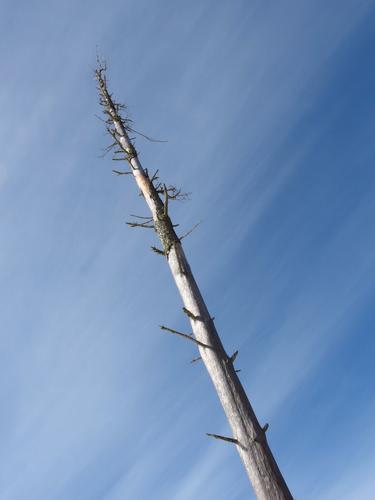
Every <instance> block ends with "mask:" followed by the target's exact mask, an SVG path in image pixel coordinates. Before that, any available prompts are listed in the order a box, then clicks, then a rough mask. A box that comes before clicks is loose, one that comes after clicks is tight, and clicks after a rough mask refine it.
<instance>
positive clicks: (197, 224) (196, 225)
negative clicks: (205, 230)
mask: <svg viewBox="0 0 375 500" xmlns="http://www.w3.org/2000/svg"><path fill="white" fill-rule="evenodd" d="M201 223H202V221H199V222H197V223H196V224H195V226H193V227H192V228H191V229H189V231H188V232H187V233H185V234H184V235H183V236H180V238H179V240H180V241H181V240H183V239H184V238H186V237H187V236H189V234H191V233H192V232H193V231H194V229H196V228H197V227H198V226H199V225H200V224H201Z"/></svg>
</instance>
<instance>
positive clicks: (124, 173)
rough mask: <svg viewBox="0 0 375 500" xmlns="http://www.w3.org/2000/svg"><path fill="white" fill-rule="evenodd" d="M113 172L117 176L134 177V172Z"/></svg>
mask: <svg viewBox="0 0 375 500" xmlns="http://www.w3.org/2000/svg"><path fill="white" fill-rule="evenodd" d="M112 172H113V173H114V174H117V175H132V174H133V172H122V171H121V170H112Z"/></svg>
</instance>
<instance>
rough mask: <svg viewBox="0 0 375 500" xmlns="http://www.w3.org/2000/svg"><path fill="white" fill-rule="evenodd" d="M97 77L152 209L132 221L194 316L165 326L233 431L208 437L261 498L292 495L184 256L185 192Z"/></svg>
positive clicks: (116, 139)
mask: <svg viewBox="0 0 375 500" xmlns="http://www.w3.org/2000/svg"><path fill="white" fill-rule="evenodd" d="M95 76H96V79H97V82H98V91H99V98H100V104H101V106H102V108H103V112H104V114H105V120H104V121H105V123H106V128H107V131H108V133H109V134H110V136H111V137H112V139H113V140H112V144H111V146H109V148H108V150H111V149H112V148H113V153H114V159H116V160H117V159H119V160H121V159H123V160H126V162H127V164H128V166H129V170H127V171H121V170H114V172H115V173H116V174H118V175H126V174H131V175H132V176H133V177H134V179H135V181H136V183H137V185H138V188H139V189H140V194H141V195H142V196H143V197H144V199H145V202H146V203H147V205H148V208H149V209H150V212H151V215H150V217H146V218H144V217H138V218H136V219H135V220H134V221H132V222H129V225H130V226H131V227H137V228H146V229H153V230H155V232H156V233H157V235H158V237H159V239H160V241H161V245H162V248H161V249H159V248H156V247H152V249H153V250H154V251H155V252H156V253H157V254H160V255H163V256H164V257H165V259H166V261H167V263H168V265H169V267H170V270H171V272H172V275H173V278H174V281H175V283H176V286H177V288H178V291H179V292H180V295H181V298H182V302H183V311H184V313H185V314H186V315H187V317H188V319H189V320H190V324H191V328H192V333H191V334H186V333H181V332H178V331H176V330H174V329H172V328H168V327H165V326H162V327H161V328H162V329H163V330H165V331H168V332H169V333H171V334H174V335H178V336H179V337H181V338H184V339H187V340H189V341H190V342H193V343H194V344H195V345H196V346H197V349H198V350H199V356H198V357H197V358H195V359H194V360H193V362H194V361H198V360H202V361H203V363H204V364H205V366H206V368H207V371H208V373H209V376H210V377H211V380H212V382H213V385H214V387H215V390H216V392H217V394H218V397H219V399H220V402H221V404H222V406H223V409H224V412H225V414H226V417H227V419H228V422H229V424H230V427H231V429H232V433H233V437H225V436H221V435H218V434H211V433H209V434H207V435H208V436H211V437H213V438H215V439H218V440H221V441H223V442H227V443H231V444H234V445H235V446H236V448H237V450H238V453H239V454H240V456H241V459H242V461H243V464H244V467H245V470H246V473H247V475H248V477H249V479H250V481H251V483H252V486H253V489H254V492H255V495H256V497H257V498H258V499H259V500H276V499H277V500H287V499H288V500H289V499H292V495H291V493H290V491H289V489H288V487H287V485H286V483H285V481H284V478H283V476H282V474H281V472H280V470H279V467H278V465H277V463H276V461H275V459H274V457H273V455H272V453H271V450H270V448H269V446H268V443H267V439H266V430H267V428H268V424H266V425H264V426H261V425H260V424H259V422H258V420H257V417H256V416H255V413H254V411H253V409H252V407H251V404H250V402H249V400H248V398H247V396H246V393H245V391H244V388H243V386H242V384H241V382H240V380H239V378H238V376H237V370H236V369H235V367H234V361H235V359H236V356H237V353H238V352H237V351H236V352H235V353H234V354H232V355H228V354H227V353H226V351H225V349H224V347H223V344H222V342H221V340H220V337H219V335H218V333H217V331H216V328H215V324H214V320H213V318H212V317H211V315H210V313H209V312H208V309H207V307H206V304H205V302H204V300H203V297H202V295H201V292H200V290H199V288H198V285H197V283H196V281H195V279H194V276H193V273H192V271H191V269H190V266H189V263H188V261H187V259H186V257H185V253H184V251H183V248H182V245H181V239H182V238H181V237H178V236H177V234H176V231H175V227H176V226H175V225H174V224H173V223H172V221H171V219H170V216H169V202H170V201H171V200H175V199H179V198H181V197H182V196H184V195H183V193H181V191H180V190H177V189H176V188H174V187H173V186H167V185H165V184H162V183H161V182H160V181H159V178H158V175H157V173H156V174H154V175H153V176H151V175H149V173H148V171H147V169H145V168H143V167H142V165H141V163H140V161H139V158H138V154H137V151H136V149H135V146H134V140H133V139H132V138H131V137H130V135H131V134H132V133H134V132H135V131H134V129H133V128H132V123H131V121H130V120H129V119H128V118H127V117H126V116H123V113H124V110H125V106H124V105H121V104H118V103H117V102H116V101H115V100H114V98H113V97H112V95H111V94H110V93H109V91H108V87H107V80H106V68H105V65H103V64H100V63H99V62H98V68H97V69H96V71H95Z"/></svg>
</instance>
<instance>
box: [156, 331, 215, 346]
mask: <svg viewBox="0 0 375 500" xmlns="http://www.w3.org/2000/svg"><path fill="white" fill-rule="evenodd" d="M160 328H161V330H165V331H166V332H169V333H173V334H174V335H178V336H180V337H182V338H184V339H188V340H190V341H191V342H194V343H195V344H197V345H199V346H201V347H205V348H206V349H213V347H212V346H210V345H208V344H204V343H203V342H201V341H200V340H197V339H196V338H194V337H193V334H192V333H191V334H190V335H189V334H187V333H182V332H178V331H177V330H174V329H173V328H168V327H167V326H164V325H160Z"/></svg>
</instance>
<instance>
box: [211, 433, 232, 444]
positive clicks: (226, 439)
mask: <svg viewBox="0 0 375 500" xmlns="http://www.w3.org/2000/svg"><path fill="white" fill-rule="evenodd" d="M206 435H207V436H209V437H213V438H215V439H221V441H226V442H227V443H234V444H240V443H239V441H238V440H237V439H234V438H230V437H226V436H220V435H219V434H209V433H208V432H206Z"/></svg>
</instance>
